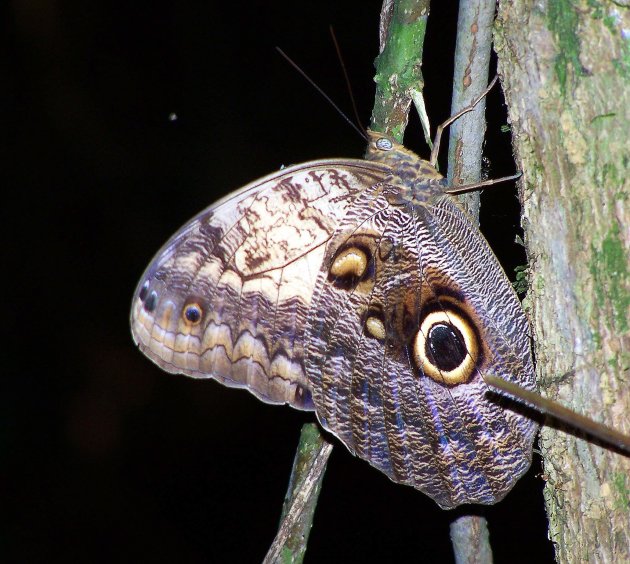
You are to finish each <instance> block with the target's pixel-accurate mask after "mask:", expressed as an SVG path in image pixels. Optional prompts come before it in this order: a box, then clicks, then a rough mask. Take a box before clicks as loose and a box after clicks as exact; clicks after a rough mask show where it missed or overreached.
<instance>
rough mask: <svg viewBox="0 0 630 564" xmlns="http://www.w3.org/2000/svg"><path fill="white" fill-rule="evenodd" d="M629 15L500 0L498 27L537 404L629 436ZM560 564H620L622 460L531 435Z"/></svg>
mask: <svg viewBox="0 0 630 564" xmlns="http://www.w3.org/2000/svg"><path fill="white" fill-rule="evenodd" d="M629 29H630V9H629V8H628V7H627V6H625V7H624V6H623V5H622V3H613V2H601V1H598V0H583V1H571V0H543V1H542V2H533V1H532V0H527V1H509V2H508V1H503V2H501V4H500V7H499V15H498V20H497V22H496V33H495V35H496V37H495V41H496V43H495V45H496V49H497V52H498V55H499V72H500V74H501V76H502V80H503V86H504V89H505V93H506V100H507V103H508V108H509V110H508V111H509V120H510V123H511V126H512V133H513V137H514V148H515V152H516V158H517V164H518V167H519V169H520V170H522V171H523V179H522V201H523V226H524V230H525V241H526V246H527V250H528V255H529V294H528V297H527V302H526V307H527V309H528V313H529V315H530V318H531V320H532V327H533V331H534V335H533V336H534V343H535V353H536V361H537V376H538V381H539V385H540V389H541V392H542V394H543V395H546V396H549V397H551V398H554V399H556V400H557V401H559V402H561V403H563V404H565V405H567V406H569V407H571V408H573V409H574V410H576V411H578V412H580V413H583V414H586V415H589V416H590V417H591V418H593V419H595V420H597V421H601V422H603V423H606V424H608V425H609V426H612V427H614V428H616V429H618V430H620V431H622V432H625V433H630V329H629V324H630V319H629V307H630V272H629V265H628V262H629V258H628V257H629V256H630V252H629V251H630V227H629V226H630V174H629V173H630V170H629V169H630V150H629V148H628V147H629V145H628V132H629V131H630V36H629V35H628V33H629V32H628V30H629ZM540 448H541V451H542V453H543V457H544V478H545V480H546V486H545V500H546V504H547V510H548V514H549V523H550V525H549V526H550V530H549V535H550V538H551V540H552V541H553V542H554V545H555V548H556V556H557V559H558V561H559V562H628V561H630V459H629V458H627V457H626V456H624V455H621V454H619V453H616V452H614V451H612V450H610V449H608V448H602V447H600V446H597V445H596V444H594V443H593V442H592V441H585V440H582V439H579V438H576V437H575V436H573V435H572V434H567V433H565V432H563V431H561V430H557V429H556V428H552V427H545V428H543V430H542V432H541V439H540Z"/></svg>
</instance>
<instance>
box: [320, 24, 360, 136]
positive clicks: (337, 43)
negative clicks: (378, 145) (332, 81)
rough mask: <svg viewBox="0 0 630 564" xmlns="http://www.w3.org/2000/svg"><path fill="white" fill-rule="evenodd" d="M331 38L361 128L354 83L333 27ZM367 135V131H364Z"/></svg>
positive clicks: (355, 117) (357, 122)
mask: <svg viewBox="0 0 630 564" xmlns="http://www.w3.org/2000/svg"><path fill="white" fill-rule="evenodd" d="M328 29H329V30H330V36H331V37H332V42H333V45H334V46H335V51H337V60H338V61H339V66H340V67H341V71H342V72H343V78H344V80H345V81H346V88H347V89H348V95H349V96H350V103H351V104H352V112H353V113H354V119H355V123H356V125H357V126H358V127H359V128H361V129H363V128H362V127H361V118H360V117H359V110H358V109H357V104H356V100H355V98H354V92H352V83H351V82H350V77H349V76H348V69H347V68H346V65H345V63H344V62H343V56H342V55H341V48H340V47H339V42H338V41H337V36H336V35H335V30H334V29H333V26H332V25H331V26H330V27H329V28H328ZM363 133H364V135H365V131H363Z"/></svg>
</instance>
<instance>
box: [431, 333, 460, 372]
mask: <svg viewBox="0 0 630 564" xmlns="http://www.w3.org/2000/svg"><path fill="white" fill-rule="evenodd" d="M426 343H427V344H426V355H427V358H428V359H429V361H430V362H431V364H433V365H434V366H435V367H436V368H438V369H439V370H443V371H444V372H448V371H450V370H453V369H455V368H457V367H458V366H459V365H460V364H461V363H462V362H464V359H465V358H466V352H467V351H466V345H465V343H464V338H463V337H462V334H461V333H460V332H459V330H458V329H457V328H456V327H454V326H453V325H450V324H446V323H436V324H435V325H433V326H432V327H431V329H430V330H429V334H428V336H427V341H426Z"/></svg>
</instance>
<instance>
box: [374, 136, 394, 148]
mask: <svg viewBox="0 0 630 564" xmlns="http://www.w3.org/2000/svg"><path fill="white" fill-rule="evenodd" d="M376 148H377V149H380V150H381V151H391V150H392V149H393V148H394V144H393V143H392V142H391V140H389V139H387V137H380V138H379V139H377V140H376Z"/></svg>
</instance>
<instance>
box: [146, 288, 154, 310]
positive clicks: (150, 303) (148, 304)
mask: <svg viewBox="0 0 630 564" xmlns="http://www.w3.org/2000/svg"><path fill="white" fill-rule="evenodd" d="M156 305H157V293H156V292H155V290H154V291H153V292H151V293H150V294H149V297H148V298H147V299H146V301H145V302H144V309H145V310H146V311H148V312H149V313H150V312H152V311H153V310H154V309H155V306H156Z"/></svg>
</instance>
